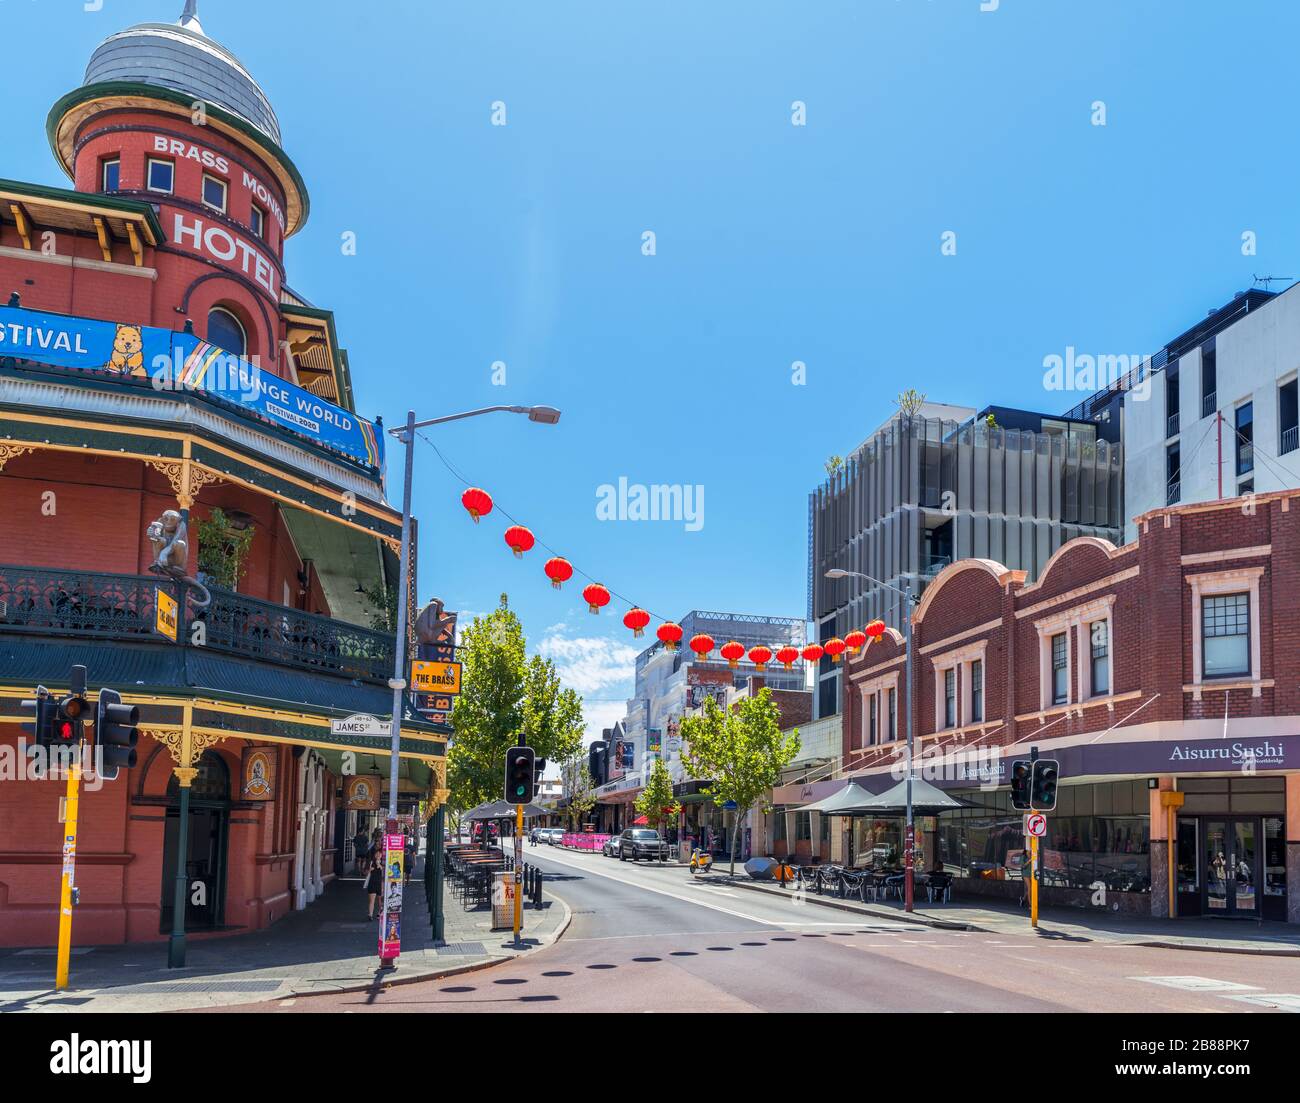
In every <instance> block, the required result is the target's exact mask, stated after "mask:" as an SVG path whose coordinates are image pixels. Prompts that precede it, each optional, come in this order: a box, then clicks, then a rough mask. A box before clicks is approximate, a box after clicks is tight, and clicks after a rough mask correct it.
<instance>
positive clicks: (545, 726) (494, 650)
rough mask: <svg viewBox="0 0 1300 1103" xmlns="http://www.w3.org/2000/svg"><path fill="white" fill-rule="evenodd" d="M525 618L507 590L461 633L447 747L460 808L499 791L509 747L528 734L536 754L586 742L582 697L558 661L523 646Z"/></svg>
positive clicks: (560, 755) (553, 755)
mask: <svg viewBox="0 0 1300 1103" xmlns="http://www.w3.org/2000/svg"><path fill="white" fill-rule="evenodd" d="M526 650H527V648H526V643H525V640H524V629H523V625H522V624H520V622H519V618H518V617H517V616H516V615H515V614H514V613H513V612H511V610H510V608H509V604H508V601H507V598H506V595H505V594H502V595H501V604H500V605H499V606H498V607H497V608H496V609H494V610H493V611H492V612H491V613H489V614H488V615H487V616H486V617H475V618H474V621H473V623H471V624H470V625H469V627H468V628H466V629H465V632H464V635H463V637H462V639H461V645H460V658H461V662H462V663H464V669H463V671H462V675H461V692H460V696H459V697H457V698H456V703H455V705H454V706H453V708H452V714H451V723H452V727H453V728H455V729H456V734H455V736H454V737H453V739H452V744H451V749H450V750H449V751H448V752H447V763H448V770H447V784H448V787H449V788H450V789H451V801H452V803H453V804H454V806H455V807H456V808H458V809H465V808H473V807H475V806H476V805H479V804H482V803H483V802H484V801H489V800H495V799H498V798H499V797H500V795H501V782H502V778H503V777H504V775H505V763H506V750H507V748H509V747H512V746H514V745H515V744H516V743H518V741H519V736H520V735H523V736H524V737H525V739H526V740H527V741H528V745H529V746H530V747H532V748H533V750H534V751H535V752H536V754H537V757H538V758H546V759H552V760H555V761H564V760H565V759H567V758H570V757H572V756H573V755H575V754H577V753H578V752H579V750H581V747H582V731H583V720H582V698H581V697H580V696H578V694H577V693H575V692H574V691H573V690H571V689H564V688H563V687H561V685H560V677H559V675H558V674H557V673H556V670H555V664H554V663H553V662H551V660H550V659H543V658H541V657H540V656H538V655H534V656H532V657H531V658H529V657H527V654H526Z"/></svg>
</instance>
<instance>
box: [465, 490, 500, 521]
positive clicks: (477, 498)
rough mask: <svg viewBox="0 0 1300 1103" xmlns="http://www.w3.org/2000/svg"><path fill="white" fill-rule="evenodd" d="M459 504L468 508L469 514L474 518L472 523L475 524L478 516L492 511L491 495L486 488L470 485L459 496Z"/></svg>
mask: <svg viewBox="0 0 1300 1103" xmlns="http://www.w3.org/2000/svg"><path fill="white" fill-rule="evenodd" d="M460 504H461V505H463V506H464V507H465V508H466V509H467V510H469V515H470V516H471V517H473V518H474V524H476V525H477V524H478V519H479V518H480V517H483V516H485V515H487V514H489V513H491V512H492V495H491V494H489V493H488V492H487V491H486V490H480V489H479V488H478V487H476V486H471V487H470V488H469V489H468V490H467V491H465V493H464V494H462V495H461V496H460Z"/></svg>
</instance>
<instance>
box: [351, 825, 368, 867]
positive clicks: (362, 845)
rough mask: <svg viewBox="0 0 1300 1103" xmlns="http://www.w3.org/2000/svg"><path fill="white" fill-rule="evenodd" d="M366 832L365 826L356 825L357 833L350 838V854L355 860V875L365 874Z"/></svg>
mask: <svg viewBox="0 0 1300 1103" xmlns="http://www.w3.org/2000/svg"><path fill="white" fill-rule="evenodd" d="M367 849H368V848H367V846H366V832H365V828H363V827H358V828H357V833H356V835H355V836H354V837H353V839H352V856H353V858H354V859H355V861H356V867H357V876H358V877H364V876H365V875H366V850H367Z"/></svg>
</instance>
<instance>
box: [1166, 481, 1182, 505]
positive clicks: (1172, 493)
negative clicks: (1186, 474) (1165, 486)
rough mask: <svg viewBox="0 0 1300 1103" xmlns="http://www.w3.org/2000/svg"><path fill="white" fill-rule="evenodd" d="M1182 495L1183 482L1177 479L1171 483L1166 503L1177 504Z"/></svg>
mask: <svg viewBox="0 0 1300 1103" xmlns="http://www.w3.org/2000/svg"><path fill="white" fill-rule="evenodd" d="M1182 496H1183V484H1182V483H1180V482H1177V481H1175V482H1172V483H1170V484H1169V498H1168V501H1167V502H1166V503H1165V504H1166V505H1171V506H1172V505H1177V504H1178V500H1179V499H1180V498H1181V497H1182Z"/></svg>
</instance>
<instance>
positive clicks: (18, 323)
mask: <svg viewBox="0 0 1300 1103" xmlns="http://www.w3.org/2000/svg"><path fill="white" fill-rule="evenodd" d="M4 356H12V357H15V358H17V359H22V360H32V361H35V362H37V363H40V364H51V365H53V366H55V367H59V368H78V369H81V370H83V371H98V372H106V373H108V374H110V375H117V376H122V377H131V378H136V379H147V380H150V381H151V382H152V383H153V386H154V389H155V390H157V391H164V392H165V391H178V390H187V391H202V392H204V393H205V394H208V395H211V396H212V397H214V398H217V399H221V400H223V401H225V402H229V403H231V404H232V405H235V406H238V407H240V408H241V409H244V410H248V411H250V412H252V413H255V414H260V415H261V416H262V417H264V418H266V419H268V420H269V421H272V422H274V423H276V424H277V425H281V426H283V427H284V428H286V429H289V430H292V431H293V432H295V433H297V434H299V435H300V436H305V437H309V438H310V439H312V440H314V441H316V442H317V443H318V444H322V445H325V446H326V447H329V448H334V449H336V450H337V451H340V452H343V453H345V454H346V455H349V456H351V457H352V458H353V459H356V460H360V461H361V462H362V463H367V464H370V465H371V466H373V467H382V466H383V460H384V453H383V438H382V435H381V434H376V432H375V427H374V426H373V425H372V424H371V423H370V422H368V421H366V420H365V419H364V418H359V417H357V415H356V414H354V413H351V412H350V411H348V410H344V409H343V408H342V407H340V406H335V405H334V404H333V403H331V402H326V401H325V400H324V399H321V398H317V397H316V396H315V395H314V394H312V393H311V392H310V391H308V390H306V389H305V388H303V387H299V386H298V385H297V384H295V383H291V382H289V380H287V379H281V378H280V377H279V376H276V375H273V374H271V373H270V372H268V371H263V370H262V369H261V368H260V367H258V366H257V365H256V364H253V363H250V362H249V361H247V360H243V359H241V358H240V357H238V356H234V355H232V354H230V353H228V352H225V351H224V350H223V349H219V348H217V346H216V345H210V344H208V342H206V341H203V340H201V339H200V338H198V337H196V336H194V335H193V334H190V333H175V332H173V331H172V330H170V329H160V328H158V327H156V326H141V325H132V324H129V323H124V322H104V321H100V320H99V319H96V318H78V317H74V316H72V315H67V314H49V313H45V312H43V311H39V310H27V309H25V308H23V307H9V306H6V307H0V357H4Z"/></svg>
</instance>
